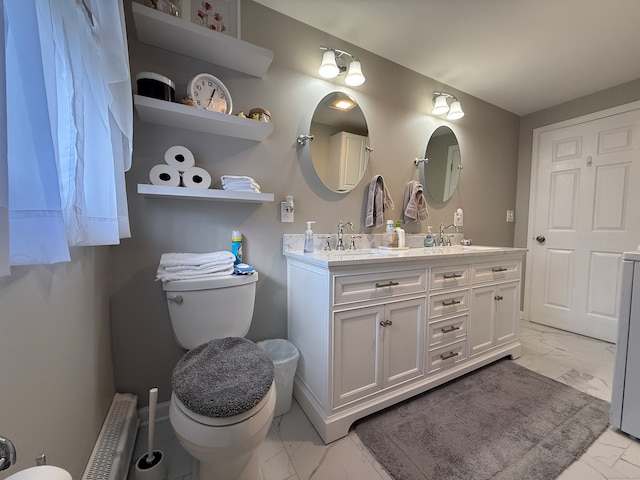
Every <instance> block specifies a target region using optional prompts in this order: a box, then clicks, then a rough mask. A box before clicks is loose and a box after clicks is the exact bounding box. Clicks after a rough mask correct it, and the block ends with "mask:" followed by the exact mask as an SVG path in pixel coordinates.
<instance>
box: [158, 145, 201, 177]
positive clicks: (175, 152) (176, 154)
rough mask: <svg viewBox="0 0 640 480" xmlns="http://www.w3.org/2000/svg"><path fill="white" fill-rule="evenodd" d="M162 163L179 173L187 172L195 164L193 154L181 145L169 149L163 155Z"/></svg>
mask: <svg viewBox="0 0 640 480" xmlns="http://www.w3.org/2000/svg"><path fill="white" fill-rule="evenodd" d="M164 161H165V162H167V165H171V166H172V167H173V168H175V169H176V170H178V171H179V172H184V171H186V170H189V169H190V168H191V167H193V166H194V165H195V164H196V160H195V159H194V158H193V153H191V151H190V150H189V149H188V148H187V147H183V146H181V145H174V146H173V147H171V148H169V150H167V151H166V152H165V154H164Z"/></svg>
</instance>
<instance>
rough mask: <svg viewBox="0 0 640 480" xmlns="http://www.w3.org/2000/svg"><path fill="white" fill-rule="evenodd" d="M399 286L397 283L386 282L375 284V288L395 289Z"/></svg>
mask: <svg viewBox="0 0 640 480" xmlns="http://www.w3.org/2000/svg"><path fill="white" fill-rule="evenodd" d="M398 285H400V284H399V283H398V282H393V281H388V282H387V283H376V288H384V287H395V286H398Z"/></svg>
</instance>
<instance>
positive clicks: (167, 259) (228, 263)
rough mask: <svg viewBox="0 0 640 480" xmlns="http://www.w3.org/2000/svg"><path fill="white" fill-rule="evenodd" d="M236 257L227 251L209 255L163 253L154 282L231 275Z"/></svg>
mask: <svg viewBox="0 0 640 480" xmlns="http://www.w3.org/2000/svg"><path fill="white" fill-rule="evenodd" d="M235 261H236V256H235V255H234V254H233V253H231V252H227V251H220V252H211V253H163V254H162V256H161V257H160V265H158V271H157V274H156V280H161V281H163V282H169V281H174V280H192V279H197V278H207V277H209V276H212V275H231V274H232V273H233V263H234V262H235Z"/></svg>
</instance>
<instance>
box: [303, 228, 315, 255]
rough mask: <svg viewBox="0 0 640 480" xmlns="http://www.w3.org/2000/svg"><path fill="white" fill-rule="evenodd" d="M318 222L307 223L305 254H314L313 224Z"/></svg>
mask: <svg viewBox="0 0 640 480" xmlns="http://www.w3.org/2000/svg"><path fill="white" fill-rule="evenodd" d="M312 223H316V222H307V229H306V230H305V232H304V253H313V230H311V224H312Z"/></svg>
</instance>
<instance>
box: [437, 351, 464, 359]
mask: <svg viewBox="0 0 640 480" xmlns="http://www.w3.org/2000/svg"><path fill="white" fill-rule="evenodd" d="M458 355H460V352H449V353H443V354H442V355H440V359H442V360H449V359H450V358H453V357H457V356H458Z"/></svg>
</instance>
